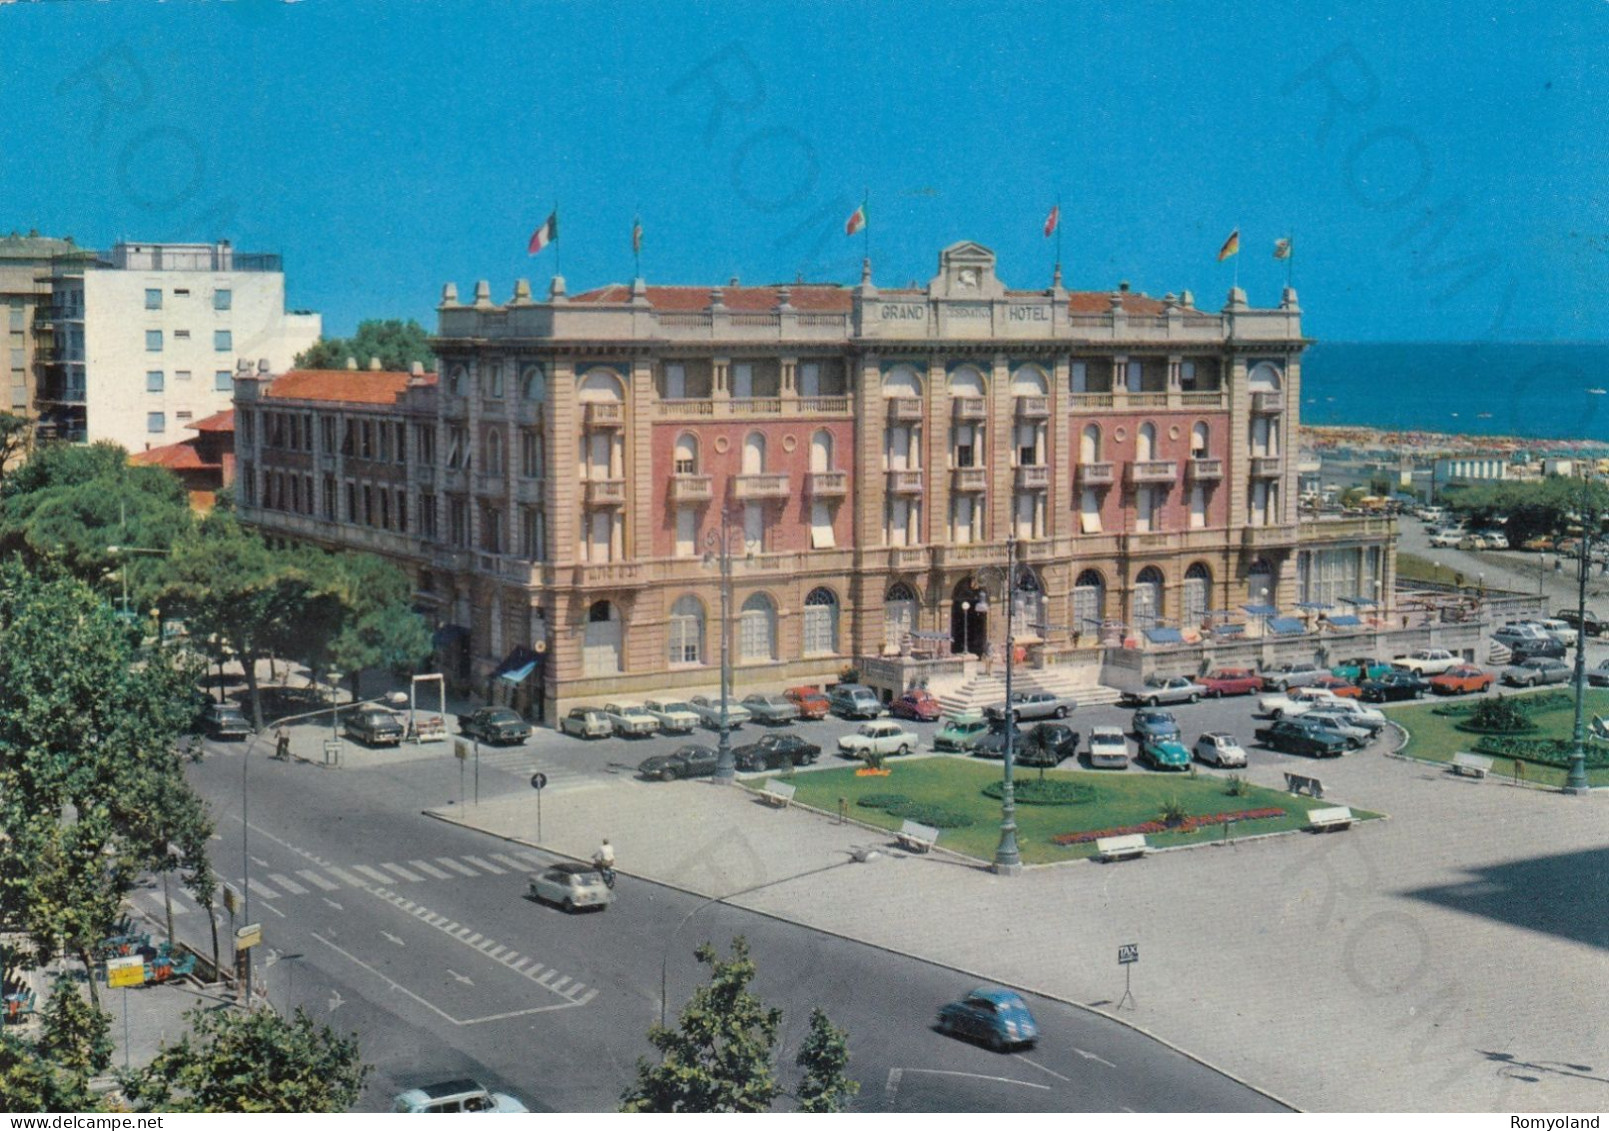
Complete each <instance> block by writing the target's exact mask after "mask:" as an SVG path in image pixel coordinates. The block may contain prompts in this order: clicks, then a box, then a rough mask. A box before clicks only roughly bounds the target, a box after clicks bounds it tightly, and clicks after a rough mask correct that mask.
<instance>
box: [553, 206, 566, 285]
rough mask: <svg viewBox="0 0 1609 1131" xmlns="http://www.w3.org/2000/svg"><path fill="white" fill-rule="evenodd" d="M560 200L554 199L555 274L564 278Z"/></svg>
mask: <svg viewBox="0 0 1609 1131" xmlns="http://www.w3.org/2000/svg"><path fill="white" fill-rule="evenodd" d="M558 229H559V198H558V197H554V198H553V273H554V274H555V275H557V276H558V277H559V278H561V279H562V278H564V271H563V270H562V269H561V264H560V261H559V230H558Z"/></svg>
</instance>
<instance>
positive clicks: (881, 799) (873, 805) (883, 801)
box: [855, 793, 910, 809]
mask: <svg viewBox="0 0 1609 1131" xmlns="http://www.w3.org/2000/svg"><path fill="white" fill-rule="evenodd" d="M909 800H910V798H908V797H906V796H905V795H904V794H903V793H868V794H866V795H865V796H864V797H858V798H856V799H855V804H856V805H859V806H860V807H861V808H862V809H891V808H893V807H894V806H895V805H903V804H905V802H907V801H909Z"/></svg>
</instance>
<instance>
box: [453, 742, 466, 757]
mask: <svg viewBox="0 0 1609 1131" xmlns="http://www.w3.org/2000/svg"><path fill="white" fill-rule="evenodd" d="M453 757H454V758H457V759H458V760H459V761H460V762H467V761H468V760H469V743H467V742H465V741H464V740H463V739H461V738H455V739H453Z"/></svg>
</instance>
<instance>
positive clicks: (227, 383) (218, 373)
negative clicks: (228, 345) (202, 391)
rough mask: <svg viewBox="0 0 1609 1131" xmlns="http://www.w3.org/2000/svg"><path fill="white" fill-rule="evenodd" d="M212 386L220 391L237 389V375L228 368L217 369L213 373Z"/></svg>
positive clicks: (225, 391)
mask: <svg viewBox="0 0 1609 1131" xmlns="http://www.w3.org/2000/svg"><path fill="white" fill-rule="evenodd" d="M212 387H213V388H214V389H215V390H217V391H218V392H220V393H232V392H234V391H235V375H234V374H233V373H231V372H230V371H229V370H227V369H219V370H215V371H214V372H213V374H212Z"/></svg>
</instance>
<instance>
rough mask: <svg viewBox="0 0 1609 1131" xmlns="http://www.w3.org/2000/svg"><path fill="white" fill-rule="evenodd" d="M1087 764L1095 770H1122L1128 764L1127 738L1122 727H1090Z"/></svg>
mask: <svg viewBox="0 0 1609 1131" xmlns="http://www.w3.org/2000/svg"><path fill="white" fill-rule="evenodd" d="M1089 764H1090V768H1091V769H1095V770H1123V769H1127V768H1128V764H1129V740H1128V739H1127V738H1125V737H1123V729H1122V728H1121V727H1114V726H1098V727H1091V728H1090V732H1089Z"/></svg>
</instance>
